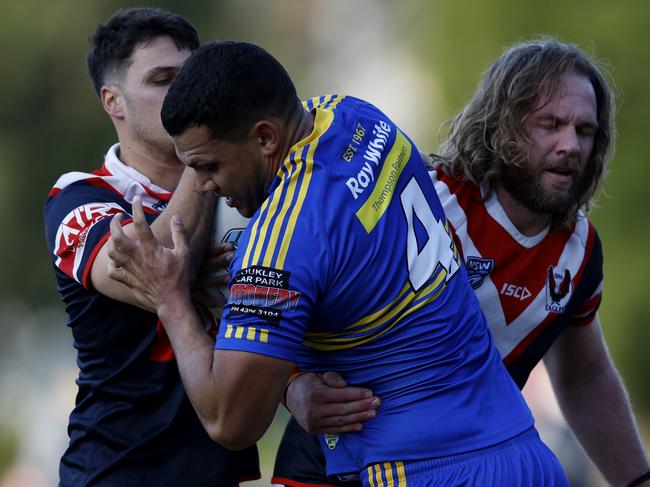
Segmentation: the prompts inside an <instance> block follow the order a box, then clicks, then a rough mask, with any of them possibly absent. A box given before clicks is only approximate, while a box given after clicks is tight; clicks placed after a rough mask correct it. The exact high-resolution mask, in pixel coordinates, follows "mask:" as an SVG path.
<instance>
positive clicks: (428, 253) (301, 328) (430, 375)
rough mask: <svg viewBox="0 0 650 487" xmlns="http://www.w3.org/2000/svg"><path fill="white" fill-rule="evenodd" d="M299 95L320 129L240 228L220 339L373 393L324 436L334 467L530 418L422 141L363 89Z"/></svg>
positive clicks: (520, 427) (451, 449)
mask: <svg viewBox="0 0 650 487" xmlns="http://www.w3.org/2000/svg"><path fill="white" fill-rule="evenodd" d="M306 106H307V108H308V109H309V110H312V112H313V114H314V115H315V121H314V130H313V132H312V133H311V134H310V135H309V136H308V137H307V138H305V139H303V140H301V141H300V142H298V143H297V144H296V145H294V146H293V147H292V148H291V149H290V152H289V155H288V156H287V157H286V159H285V161H284V163H283V164H282V166H281V168H280V169H279V171H278V174H277V177H276V178H275V180H274V181H273V182H272V184H271V187H270V189H269V196H268V198H267V200H266V201H265V202H264V203H263V204H262V206H261V208H260V209H259V210H258V211H257V213H256V214H255V215H254V216H253V219H252V220H251V224H250V225H249V226H248V228H247V230H246V232H245V233H244V235H243V237H242V240H241V243H240V245H239V247H238V249H237V252H236V255H235V259H234V260H233V264H232V267H231V273H232V281H231V284H230V297H229V301H228V304H227V306H226V309H225V310H224V317H223V319H222V322H221V326H220V329H219V337H218V339H217V343H216V347H217V348H218V349H227V350H242V351H249V352H254V353H259V354H264V355H269V356H273V357H277V358H281V359H286V360H291V361H295V362H297V363H298V365H299V366H300V367H301V369H303V370H306V371H325V370H337V371H340V372H341V373H342V374H343V376H344V377H345V378H346V380H347V381H348V383H350V384H352V385H365V386H368V387H370V388H372V390H373V391H374V393H375V394H377V395H378V396H379V397H381V398H382V407H381V413H380V414H379V415H378V417H377V418H375V419H372V420H369V421H367V422H366V423H365V426H364V430H363V432H360V433H347V434H342V435H323V436H321V437H320V440H321V446H322V448H323V451H324V453H325V457H326V462H327V470H328V473H329V474H332V473H342V472H359V471H360V470H361V469H363V468H364V467H365V466H367V465H370V464H373V463H377V462H391V461H402V460H413V459H421V458H431V457H440V456H447V455H451V454H455V453H461V452H466V451H470V450H475V449H478V448H483V447H487V446H490V445H493V444H496V443H499V442H501V441H504V440H507V439H509V438H511V437H512V436H514V435H516V434H518V433H521V432H522V431H524V430H526V429H528V428H530V427H531V426H532V423H533V420H532V417H531V415H530V413H529V411H528V409H527V407H526V405H525V403H524V401H523V399H522V397H521V395H520V393H519V391H518V389H517V387H516V386H515V384H514V383H513V382H512V380H511V379H510V377H509V376H508V374H507V372H506V370H505V369H504V368H503V366H502V364H501V361H500V357H499V355H498V352H497V351H496V349H495V348H494V346H493V344H492V339H491V336H490V334H489V332H488V331H487V326H486V324H485V320H484V318H483V315H482V313H481V312H480V309H479V307H478V302H477V300H476V298H475V296H474V293H473V292H472V290H471V287H470V286H469V283H468V281H467V276H466V273H465V270H464V268H463V266H461V265H459V255H458V253H457V252H456V249H455V245H454V244H453V240H452V238H451V237H450V231H449V227H448V226H447V224H446V220H445V217H444V213H443V211H442V208H441V205H440V202H439V200H438V198H437V196H436V194H435V191H434V188H433V185H432V184H431V180H430V178H429V175H428V174H427V172H426V170H425V168H424V165H423V163H422V160H421V158H420V155H419V152H418V150H417V149H416V148H415V147H414V146H413V144H412V143H411V141H410V140H409V139H408V138H407V137H406V136H405V135H404V134H403V133H402V132H400V130H399V129H398V128H397V127H396V126H395V125H394V124H393V123H392V121H390V120H389V119H388V118H386V116H385V115H383V114H382V113H381V112H380V111H379V110H377V109H376V108H375V107H373V106H372V105H370V104H368V103H366V102H363V101H361V100H358V99H355V98H351V97H338V96H328V97H322V98H319V99H314V100H312V101H310V102H308V103H307V104H306Z"/></svg>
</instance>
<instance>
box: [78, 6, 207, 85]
mask: <svg viewBox="0 0 650 487" xmlns="http://www.w3.org/2000/svg"><path fill="white" fill-rule="evenodd" d="M165 36H166V37H170V38H171V39H172V40H173V41H174V43H175V44H176V46H177V47H178V48H179V49H191V50H194V49H196V48H198V47H199V34H198V32H197V31H196V29H195V28H194V26H193V25H192V24H190V23H189V22H188V21H187V20H185V19H184V18H183V17H181V16H179V15H176V14H173V13H171V12H167V11H165V10H162V9H159V8H144V7H142V8H140V7H138V8H125V9H121V10H118V11H117V12H115V13H114V14H113V15H112V16H111V17H110V18H109V19H108V20H107V21H106V22H105V23H103V24H100V25H99V26H98V27H97V30H96V31H95V35H94V36H93V37H92V39H91V41H90V44H91V46H90V51H88V55H87V56H86V65H87V66H88V73H89V74H90V77H91V79H92V82H93V85H94V87H95V91H96V92H97V94H99V91H100V90H101V88H102V86H104V84H105V82H106V78H107V76H108V75H109V74H111V73H116V74H120V72H121V71H122V70H123V69H124V68H125V67H127V66H128V65H129V60H130V57H131V54H133V51H134V50H135V49H136V48H137V47H138V46H139V45H140V44H141V43H143V42H147V41H150V40H152V39H155V38H157V37H165Z"/></svg>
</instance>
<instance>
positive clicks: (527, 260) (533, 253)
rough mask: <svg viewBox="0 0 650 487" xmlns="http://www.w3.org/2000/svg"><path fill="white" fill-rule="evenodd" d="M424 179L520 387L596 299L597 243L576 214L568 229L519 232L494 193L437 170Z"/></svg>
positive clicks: (599, 277)
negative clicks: (428, 179)
mask: <svg viewBox="0 0 650 487" xmlns="http://www.w3.org/2000/svg"><path fill="white" fill-rule="evenodd" d="M430 175H431V179H432V181H433V183H434V185H435V187H436V191H437V193H438V196H439V198H440V201H441V202H442V204H443V207H444V209H445V213H446V214H447V219H448V220H449V223H450V225H451V227H452V228H453V231H454V234H455V237H456V241H457V244H458V248H459V250H460V251H461V254H462V256H463V260H464V262H465V265H466V267H467V271H468V276H469V279H470V282H471V284H472V288H473V289H474V291H475V293H476V295H477V296H478V298H479V301H480V303H481V308H482V310H483V312H484V313H485V315H486V318H487V321H488V325H489V328H490V331H491V332H492V335H493V337H494V341H495V344H496V346H497V348H498V349H499V352H500V353H501V356H502V357H503V361H504V364H505V365H506V367H508V370H509V372H510V374H511V375H512V377H513V378H514V379H515V381H516V382H517V383H518V384H519V386H520V387H523V385H524V383H525V382H526V379H527V378H528V375H529V374H530V371H531V370H532V369H533V367H534V366H535V365H536V364H537V363H538V362H539V361H540V360H541V358H542V357H543V356H544V354H545V353H546V351H547V350H548V349H549V347H550V346H551V345H552V343H553V341H554V340H555V338H557V336H558V335H559V333H560V332H561V331H562V330H563V329H564V327H566V326H583V325H589V324H591V322H592V321H593V319H594V317H595V314H596V311H597V309H598V306H599V305H600V301H601V291H602V281H603V272H602V262H603V257H602V249H601V244H600V239H599V238H598V234H597V232H596V230H595V228H594V227H593V225H592V224H591V223H590V222H589V220H588V219H587V217H586V216H585V215H584V214H582V213H581V214H580V215H579V217H578V218H577V221H576V223H575V225H574V226H573V228H571V229H568V230H562V231H554V232H551V231H549V229H548V228H546V229H544V230H542V231H541V232H540V233H539V234H537V235H535V236H532V237H527V236H525V235H523V234H522V233H521V232H519V231H518V230H517V229H516V228H515V226H514V225H513V224H512V222H511V221H510V219H509V218H508V217H507V216H506V213H505V211H504V209H503V208H502V207H501V205H500V203H499V201H498V199H497V197H496V194H494V193H492V194H491V195H489V197H488V198H487V199H486V198H485V195H486V194H487V192H486V191H485V190H483V191H482V190H481V188H479V187H477V186H476V185H474V184H472V183H470V182H467V181H463V180H460V179H457V178H454V177H451V176H448V175H446V174H444V173H443V172H442V170H441V169H440V168H438V169H437V170H434V171H431V172H430Z"/></svg>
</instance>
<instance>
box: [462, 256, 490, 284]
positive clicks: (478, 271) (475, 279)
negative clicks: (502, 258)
mask: <svg viewBox="0 0 650 487" xmlns="http://www.w3.org/2000/svg"><path fill="white" fill-rule="evenodd" d="M465 267H467V276H468V277H469V283H470V284H471V286H472V289H478V288H479V287H481V284H483V280H484V279H485V278H486V277H487V276H488V275H490V272H492V270H493V269H494V259H484V258H482V257H467V262H466V263H465Z"/></svg>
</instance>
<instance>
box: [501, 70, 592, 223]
mask: <svg viewBox="0 0 650 487" xmlns="http://www.w3.org/2000/svg"><path fill="white" fill-rule="evenodd" d="M523 124H524V129H525V131H526V134H527V135H528V140H529V147H528V157H527V159H526V160H525V161H524V162H523V163H522V164H520V165H518V166H515V165H506V166H505V168H504V172H503V177H502V180H501V181H500V183H501V186H502V187H503V189H505V190H506V191H507V192H508V193H510V195H511V196H512V197H513V198H514V199H515V200H517V201H518V202H519V203H520V204H521V205H523V206H525V207H526V208H527V209H529V210H531V211H534V212H535V213H540V214H546V215H570V214H571V212H575V211H576V209H577V205H578V202H579V200H580V196H581V195H582V194H583V192H584V190H585V188H586V178H585V168H586V166H587V163H588V161H589V158H590V156H591V152H592V150H593V147H594V139H595V135H596V131H597V130H598V121H597V104H596V95H595V93H594V89H593V86H592V84H591V82H590V81H589V79H588V78H587V77H585V76H583V75H579V74H576V73H566V74H564V75H563V76H562V78H561V79H560V82H559V83H558V84H557V86H556V87H555V88H554V90H553V91H552V92H549V91H548V90H542V92H541V93H540V96H539V97H538V100H537V102H536V104H535V107H534V108H533V110H532V111H531V113H530V114H529V115H528V116H527V117H526V118H525V120H524V122H523Z"/></svg>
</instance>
